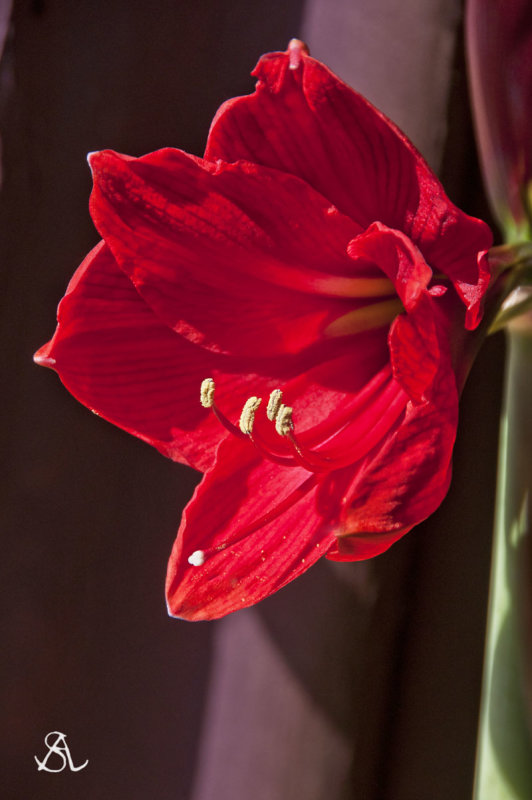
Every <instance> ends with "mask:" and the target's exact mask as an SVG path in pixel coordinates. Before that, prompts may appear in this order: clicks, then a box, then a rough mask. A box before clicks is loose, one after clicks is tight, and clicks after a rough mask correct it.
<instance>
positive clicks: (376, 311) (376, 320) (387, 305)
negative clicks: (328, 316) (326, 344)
mask: <svg viewBox="0 0 532 800" xmlns="http://www.w3.org/2000/svg"><path fill="white" fill-rule="evenodd" d="M402 311H404V307H403V304H402V303H401V301H400V300H399V298H398V297H396V298H394V299H392V300H383V301H382V302H380V303H370V304H369V305H367V306H362V307H361V308H355V309H354V310H353V311H348V312H347V314H343V315H342V316H341V317H338V318H337V319H335V320H334V321H333V322H331V323H330V324H329V325H328V326H327V327H326V328H325V330H324V331H323V333H324V335H325V336H331V337H336V336H351V335H352V334H354V333H362V331H370V330H373V329H375V328H383V327H385V326H386V325H389V324H390V323H391V322H392V321H393V320H394V319H395V317H396V316H397V315H398V314H400V313H401V312H402Z"/></svg>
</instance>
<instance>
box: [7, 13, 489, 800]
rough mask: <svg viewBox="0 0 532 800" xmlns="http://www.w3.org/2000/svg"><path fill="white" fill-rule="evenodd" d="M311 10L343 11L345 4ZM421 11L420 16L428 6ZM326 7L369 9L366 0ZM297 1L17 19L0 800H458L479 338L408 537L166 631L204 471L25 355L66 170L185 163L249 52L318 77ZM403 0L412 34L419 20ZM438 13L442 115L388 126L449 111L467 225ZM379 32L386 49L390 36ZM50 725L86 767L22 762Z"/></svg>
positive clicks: (64, 193) (467, 184) (463, 157)
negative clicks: (82, 400)
mask: <svg viewBox="0 0 532 800" xmlns="http://www.w3.org/2000/svg"><path fill="white" fill-rule="evenodd" d="M417 4H418V6H420V3H419V0H418V3H417ZM332 5H333V6H334V8H335V9H336V12H335V13H337V14H338V15H339V14H340V11H341V8H340V7H341V6H342V3H338V2H335V3H333V4H332ZM432 5H433V6H434V8H435V12H434V14H435V15H437V14H438V13H441V8H439V7H440V6H442V5H445V4H441V3H433V4H432ZM380 6H383V10H382V12H381V13H382V20H383V26H385V25H386V20H388V21H390V19H391V18H390V17H389V16H387V14H386V8H385V6H386V3H385V2H384V0H379V2H378V3H375V4H373V6H372V7H375V8H376V7H380ZM425 6H426V4H425ZM343 7H344V9H345V13H346V14H350V13H351V12H352V11H353V9H355V8H358V13H359V15H361V16H362V17H364V15H365V8H364V3H363V2H358V3H357V2H354V0H353V2H351V3H346V2H344V3H343ZM316 8H317V3H316V2H312V3H305V2H304V0H282V1H281V0H269V1H268V2H266V0H257V2H245V1H244V0H233V1H232V2H224V1H223V0H195V1H194V2H180V1H179V0H153V2H151V3H146V2H140V0H130V2H127V3H126V2H124V1H123V0H122V2H121V0H105V2H103V0H101V1H100V0H76V2H69V0H18V2H15V4H14V8H13V13H12V18H11V25H10V29H9V32H8V36H7V39H6V43H5V48H4V55H3V59H2V63H1V72H0V104H1V106H0V113H1V137H2V161H3V186H2V190H1V194H0V225H1V234H0V235H1V239H0V247H1V268H2V278H1V302H2V317H1V325H2V329H1V330H2V339H1V341H2V348H1V350H2V359H3V366H2V376H3V381H2V440H1V442H2V444H1V449H0V453H1V458H2V462H3V471H2V481H1V493H2V499H1V506H0V508H1V510H0V519H1V527H2V534H3V542H4V544H3V554H4V556H3V558H2V569H3V572H4V574H3V577H2V587H3V589H4V593H5V600H4V603H3V607H4V624H3V632H2V652H3V658H2V661H3V667H5V669H6V672H5V676H4V677H3V678H2V681H1V686H2V690H3V692H4V693H5V697H4V699H3V707H4V713H3V724H2V735H3V739H2V744H1V752H2V759H1V761H2V763H3V767H2V768H3V769H5V770H6V773H5V775H4V777H3V778H2V781H1V784H2V786H3V791H4V794H3V796H4V797H6V798H9V800H29V798H32V799H33V798H35V799H36V800H52V799H53V800H66V799H67V798H72V797H74V796H75V797H77V798H80V800H89V799H90V800H96V799H97V798H100V797H101V798H106V799H107V798H111V797H113V798H126V797H127V798H128V800H143V799H144V798H148V797H153V798H157V800H214V798H216V799H217V800H222V799H223V800H229V798H233V800H247V798H248V797H251V796H253V797H254V798H258V800H291V798H294V797H298V798H299V797H300V798H302V800H319V798H327V800H348V799H350V798H356V800H449V798H453V800H462V799H463V800H466V799H467V798H468V797H470V794H471V783H472V775H473V764H474V750H475V734H476V720H477V714H478V705H479V693H480V679H481V665H482V648H483V637H484V618H485V609H486V594H487V581H488V572H489V553H490V540H491V529H492V516H493V495H494V482H495V458H496V444H497V432H498V409H499V403H500V385H501V372H502V361H503V352H502V351H503V342H502V341H501V339H499V338H497V337H494V338H493V339H492V340H490V341H489V342H488V343H487V344H486V346H485V348H484V350H483V352H482V354H481V356H480V358H479V359H478V362H477V364H476V365H475V367H474V370H473V372H472V374H471V377H470V380H469V383H468V385H467V387H466V390H465V393H464V397H463V402H462V415H461V423H460V431H459V436H458V442H457V446H456V451H455V452H456V455H455V472H454V480H453V484H452V488H451V491H450V493H449V496H448V498H447V499H446V501H445V502H444V504H443V505H442V507H441V508H440V509H439V511H438V512H437V513H436V514H435V515H434V516H433V517H432V518H431V519H430V520H428V521H427V522H426V523H425V524H423V525H421V526H419V528H418V529H417V530H416V531H414V532H413V533H411V534H409V536H407V537H406V538H405V539H404V540H402V541H401V542H400V543H399V544H397V545H396V546H395V547H394V548H393V549H392V550H391V551H389V552H388V553H387V554H385V555H384V556H382V557H380V558H379V559H377V560H375V561H372V562H368V563H365V564H357V565H331V564H328V563H321V564H318V565H317V566H316V567H315V568H314V569H313V570H311V571H310V572H309V573H308V574H307V575H305V576H304V577H303V578H301V579H299V580H298V581H297V582H296V583H295V584H293V585H291V586H289V587H287V588H286V589H284V590H282V591H281V592H280V593H279V594H278V595H276V596H274V597H272V598H270V599H269V600H266V601H265V602H264V603H262V604H261V605H260V606H258V607H257V608H256V609H252V610H248V611H242V612H238V613H237V614H235V615H233V616H231V617H230V618H228V619H227V620H224V621H222V622H216V623H203V624H200V623H198V624H189V623H185V622H179V621H175V620H171V619H169V618H168V617H167V614H166V609H165V604H164V595H163V586H164V575H165V568H166V560H167V557H168V554H169V552H170V548H171V545H172V542H173V538H174V536H175V531H176V529H177V526H178V523H179V518H180V513H181V510H182V508H183V506H184V505H185V503H186V502H187V500H188V499H189V498H190V496H191V493H192V490H193V487H194V485H195V483H196V482H197V480H198V477H199V476H198V475H197V474H195V473H194V472H193V471H192V470H189V469H186V468H184V467H182V466H180V465H177V464H173V463H171V462H170V461H167V460H165V459H164V458H163V457H162V456H160V455H159V454H158V453H156V452H155V451H152V450H151V449H150V448H149V447H148V446H147V445H145V444H143V443H141V442H140V441H137V440H136V439H134V438H133V437H129V436H128V435H127V434H125V433H122V432H121V431H119V430H117V429H114V428H113V427H112V426H111V425H109V424H108V423H106V422H104V421H102V420H100V419H98V418H97V417H95V416H93V415H91V414H90V413H89V412H88V411H87V410H86V409H85V408H83V407H81V406H80V405H78V404H77V403H76V401H74V400H73V398H71V397H70V395H69V394H68V393H67V392H66V391H65V390H64V389H63V387H62V386H61V384H60V382H59V381H58V379H57V377H56V376H55V374H53V373H52V372H49V371H45V370H42V369H38V368H37V367H36V366H34V365H33V363H32V354H33V352H34V351H35V350H36V349H37V348H38V347H39V346H40V345H42V344H43V343H44V342H45V341H46V340H47V339H48V338H50V336H51V334H52V332H53V329H54V323H55V307H56V305H57V302H58V300H59V299H60V297H61V295H62V293H63V291H64V289H65V287H66V284H67V282H68V279H69V278H70V276H71V274H72V272H73V271H74V269H75V267H76V266H77V265H78V263H79V262H80V261H81V260H82V258H83V256H84V255H85V253H86V252H87V250H88V249H89V248H90V247H91V246H92V245H93V244H94V243H95V242H96V241H97V235H96V232H95V230H94V229H93V227H92V224H91V221H90V218H89V215H88V211H87V201H88V196H89V192H90V176H89V170H88V168H87V166H86V162H85V155H86V153H87V152H88V151H91V150H98V149H100V148H113V149H115V150H118V151H122V152H126V153H129V154H131V155H140V154H142V153H145V152H148V151H150V150H154V149H158V148H160V147H162V146H167V145H171V146H177V147H180V148H182V149H184V150H188V151H189V152H192V153H196V154H198V155H201V153H202V150H203V147H204V144H205V140H206V135H207V131H208V127H209V124H210V121H211V119H212V117H213V114H214V112H215V111H216V109H217V107H218V106H219V104H220V103H221V102H222V101H223V100H224V99H226V98H227V97H230V96H234V95H238V94H244V93H248V92H250V91H251V90H252V88H253V79H251V78H250V77H249V72H250V70H251V69H252V68H253V66H254V65H255V62H256V60H257V59H258V57H259V55H260V54H261V53H262V52H265V51H268V50H277V49H284V48H285V46H286V44H287V42H288V40H289V39H290V38H291V37H292V36H294V35H302V31H303V32H305V30H307V31H308V30H316V45H314V43H313V41H312V40H309V44H310V47H311V51H312V52H313V54H314V55H316V57H318V58H322V59H323V60H329V62H330V63H331V66H333V67H335V68H336V69H337V70H340V67H339V66H336V64H333V60H334V59H335V58H336V59H337V60H338V58H339V57H340V55H339V53H338V52H334V50H335V48H334V46H331V45H330V44H329V45H328V44H327V42H326V41H325V40H322V39H320V37H319V35H318V29H317V28H316V25H317V23H316V20H317V19H318V16H319V15H318V16H317V14H318V12H317V11H316ZM398 8H400V9H402V11H400V12H395V13H400V14H403V16H404V17H405V19H404V26H406V27H407V28H408V29H409V30H410V31H411V27H412V25H413V24H414V25H415V24H416V17H415V2H406V3H405V4H401V6H399V7H398ZM354 13H357V12H356V11H355V12H354ZM453 13H454V16H452V18H451V20H450V21H449V18H448V17H446V23H445V24H446V25H447V26H448V31H447V34H448V38H449V35H451V34H449V31H450V32H451V33H452V36H453V37H456V38H455V39H452V42H451V44H452V46H450V47H449V48H448V51H446V52H448V53H450V55H448V56H447V57H446V60H445V59H444V61H445V63H444V64H443V66H441V69H443V68H444V67H445V68H446V69H447V73H448V81H447V82H444V84H445V85H444V88H443V90H442V96H441V102H440V106H441V110H440V116H441V120H440V121H438V120H437V119H436V118H435V116H434V115H435V112H434V110H433V109H431V110H430V111H429V110H428V109H426V108H425V107H424V106H423V105H422V103H421V101H420V103H419V104H415V103H413V104H412V109H411V110H410V109H408V108H405V117H406V118H407V119H412V120H414V117H415V116H416V115H417V119H418V121H419V122H420V125H421V127H422V128H423V129H424V130H431V129H432V127H431V125H430V124H427V114H430V115H432V116H431V119H432V118H434V128H435V129H436V128H437V126H438V125H439V124H440V122H441V121H442V120H445V119H446V120H447V122H448V126H447V129H446V134H445V136H444V137H441V143H440V144H441V145H443V144H445V149H444V152H443V155H442V154H441V153H440V154H439V155H440V156H441V158H440V159H439V161H440V174H441V175H442V177H443V181H444V184H445V186H446V188H447V191H448V193H449V194H450V196H451V198H452V199H453V200H454V201H455V202H457V203H458V204H459V205H461V207H462V208H464V210H466V211H467V212H469V213H472V214H475V215H479V216H483V217H484V218H487V210H486V207H485V204H484V200H483V195H482V189H481V185H480V179H479V174H478V167H477V163H476V155H475V150H474V142H473V136H472V131H471V121H470V118H469V111H468V100H467V87H466V78H465V73H464V65H463V56H462V54H461V47H462V45H461V40H460V36H461V33H460V7H459V4H456V6H455V12H453ZM312 14H313V15H314V16H312ZM331 14H332V11H331ZM409 14H410V18H408V19H407V18H406V17H408V15H409ZM412 14H413V15H414V16H412ZM405 15H406V16H405ZM309 19H310V20H311V21H310V22H309ZM339 19H340V21H341V16H339ZM312 20H314V22H312ZM391 24H392V23H390V25H391ZM312 25H314V28H313V27H312ZM435 25H436V23H435ZM383 26H381V29H383ZM434 30H436V31H437V27H435V28H434ZM369 35H371V32H370V34H369ZM359 36H360V37H361V38H360V40H359V41H358V42H357V41H356V40H355V41H353V43H352V46H353V50H357V53H358V51H359V47H358V45H360V44H363V42H362V38H363V37H364V31H363V30H360V32H359ZM389 36H390V41H392V40H393V41H395V40H396V39H397V37H398V36H399V33H398V32H397V24H396V21H393V27H392V29H391V30H390V32H389ZM399 38H400V36H399ZM333 45H334V42H333ZM320 47H321V48H322V49H321V51H320ZM391 49H393V48H391ZM381 52H382V59H384V60H385V59H386V58H387V57H390V54H389V53H388V52H387V48H384V49H382V48H381ZM394 52H395V51H394ZM342 57H344V58H346V59H348V58H349V53H347V55H345V52H344V56H342ZM357 69H360V68H359V67H357ZM372 69H373V70H374V72H373V73H372ZM375 70H376V71H377V82H378V81H381V83H382V81H383V80H384V86H383V89H384V94H386V92H387V93H388V95H390V96H394V95H395V96H396V95H397V91H396V89H395V87H394V80H395V78H396V76H395V73H394V64H393V63H391V64H390V65H389V66H388V67H387V66H386V63H384V65H383V63H380V62H379V63H375V61H373V62H372V61H371V59H368V60H367V63H366V66H365V68H364V74H363V75H362V74H361V79H362V78H363V79H364V80H367V79H368V76H369V80H370V83H371V75H372V74H375ZM438 70H440V67H438ZM438 75H440V77H441V73H440V72H438ZM383 76H384V77H383ZM346 77H348V79H349V80H350V82H351V83H353V84H354V82H355V81H354V78H353V76H352V75H349V76H346ZM409 85H410V84H409ZM429 88H430V87H429ZM364 90H366V89H365V88H364ZM414 99H415V98H414ZM405 102H406V101H405ZM414 122H415V120H414ZM429 122H430V120H429ZM414 127H415V126H414ZM440 129H441V130H444V129H445V128H444V127H443V128H442V127H441V126H440V128H438V130H440ZM409 132H410V131H409ZM411 135H412V136H414V132H412V133H411ZM435 146H436V145H435ZM438 146H440V145H438ZM440 149H441V147H440ZM436 156H437V154H436ZM436 156H435V155H434V154H433V161H434V159H436ZM54 730H57V731H62V732H64V733H66V734H67V737H68V739H67V742H68V744H69V746H70V748H71V752H72V756H73V760H74V763H75V764H79V763H82V762H83V761H85V759H89V765H88V766H87V768H86V769H84V770H82V771H81V772H79V773H71V772H68V771H66V770H65V771H64V772H62V773H60V774H47V773H44V772H38V771H37V767H36V764H35V762H34V755H37V756H38V757H39V758H41V759H42V758H43V757H44V755H45V754H46V748H45V746H44V742H43V739H44V736H45V735H46V734H47V733H48V732H49V731H54ZM56 764H57V762H56Z"/></svg>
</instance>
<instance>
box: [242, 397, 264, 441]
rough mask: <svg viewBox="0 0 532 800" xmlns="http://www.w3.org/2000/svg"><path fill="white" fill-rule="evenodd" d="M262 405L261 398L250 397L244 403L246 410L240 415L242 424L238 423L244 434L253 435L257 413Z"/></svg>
mask: <svg viewBox="0 0 532 800" xmlns="http://www.w3.org/2000/svg"><path fill="white" fill-rule="evenodd" d="M261 403H262V400H261V398H260V397H250V398H249V399H248V400H246V402H245V403H244V408H243V409H242V413H241V414H240V422H239V423H238V425H239V427H240V430H241V431H242V433H251V431H252V430H253V423H254V421H255V411H256V410H257V408H258V407H259V406H260V404H261Z"/></svg>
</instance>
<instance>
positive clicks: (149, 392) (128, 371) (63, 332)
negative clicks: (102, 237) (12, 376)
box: [36, 242, 277, 470]
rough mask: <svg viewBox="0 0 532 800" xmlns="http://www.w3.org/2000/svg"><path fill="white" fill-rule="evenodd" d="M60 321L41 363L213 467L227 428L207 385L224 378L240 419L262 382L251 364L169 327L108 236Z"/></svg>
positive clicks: (159, 439)
mask: <svg viewBox="0 0 532 800" xmlns="http://www.w3.org/2000/svg"><path fill="white" fill-rule="evenodd" d="M58 322H59V324H58V328H57V330H56V333H55V335H54V337H53V339H52V340H51V342H49V343H48V344H47V345H45V346H44V347H43V348H41V350H39V352H38V353H37V354H36V360H37V362H38V363H41V364H44V365H45V366H51V367H53V368H54V369H56V370H57V372H58V373H59V375H60V377H61V380H62V381H63V383H64V384H65V386H66V387H67V388H68V389H69V391H70V392H72V394H73V395H74V396H75V397H76V398H77V399H78V400H80V401H81V402H82V403H84V404H85V405H87V406H88V407H89V408H91V409H93V410H94V411H96V412H97V413H98V414H100V415H101V416H103V417H105V418H106V419H108V420H109V421H111V422H113V423H114V424H115V425H118V426H119V427H121V428H124V429H125V430H127V431H128V432H130V433H133V434H134V435H135V436H138V437H139V438H141V439H144V440H145V441H147V442H149V443H150V444H152V445H154V446H155V447H157V448H158V449H159V450H160V451H161V452H163V453H164V454H165V455H167V456H169V457H171V458H173V459H175V460H179V461H185V462H186V463H189V464H191V465H192V466H194V467H196V468H197V469H201V470H205V469H207V468H208V467H209V466H211V464H212V460H213V456H214V449H215V446H216V445H217V444H218V442H219V440H220V439H221V438H222V437H223V435H224V431H223V428H222V427H221V426H220V425H219V423H218V422H217V420H216V419H215V418H214V416H213V415H212V413H210V412H209V411H208V410H206V409H204V408H202V407H201V405H200V402H199V387H200V383H201V381H202V379H203V378H205V377H207V376H211V375H212V376H214V377H215V378H216V381H217V383H218V387H219V390H220V393H221V394H222V395H223V396H224V407H225V409H226V410H227V412H228V413H229V414H231V415H233V416H234V417H235V418H236V419H238V416H239V414H240V410H241V407H242V405H243V403H244V401H245V400H246V398H247V397H248V396H249V395H250V393H253V391H254V390H256V385H257V383H259V378H258V377H257V376H255V375H253V374H251V373H250V369H249V365H248V364H243V363H242V362H241V361H240V362H239V361H236V360H234V359H232V360H231V359H228V358H226V357H222V356H216V355H214V354H212V353H209V352H208V351H204V350H202V349H201V348H198V347H196V346H194V345H192V344H190V343H189V342H188V341H186V340H185V339H183V338H182V337H181V336H179V335H178V334H176V333H174V332H173V331H172V330H170V329H169V328H168V327H167V326H166V325H164V324H163V323H162V322H161V321H160V320H159V318H158V317H157V316H156V315H155V314H154V313H153V312H152V311H151V309H150V308H149V306H147V305H146V303H144V302H143V300H142V299H141V298H140V297H139V295H138V294H137V292H136V291H135V288H134V286H133V285H132V283H131V282H130V281H129V279H128V278H127V277H126V276H125V275H124V274H123V272H122V271H121V270H120V269H119V268H118V267H117V265H116V263H115V261H114V259H113V256H112V255H111V253H110V251H109V249H108V248H107V247H106V245H105V244H104V243H103V242H102V243H100V244H99V245H98V246H97V247H95V248H94V250H93V251H92V252H91V253H90V254H89V255H88V256H87V258H86V259H85V260H84V262H83V263H82V265H81V266H80V268H79V269H78V271H77V272H76V274H75V275H74V277H73V278H72V281H71V282H70V284H69V287H68V290H67V293H66V295H65V297H64V298H63V300H62V301H61V304H60V306H59V311H58ZM260 381H261V383H260V384H259V385H262V386H264V385H265V386H266V387H270V386H271V387H273V385H276V384H277V381H273V380H272V379H271V378H270V379H269V382H268V378H267V377H266V378H265V377H264V376H262V377H261V378H260Z"/></svg>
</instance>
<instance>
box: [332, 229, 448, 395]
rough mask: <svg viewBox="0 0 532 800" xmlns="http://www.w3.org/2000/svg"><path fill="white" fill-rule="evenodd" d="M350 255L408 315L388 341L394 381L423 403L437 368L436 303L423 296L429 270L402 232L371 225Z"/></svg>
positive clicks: (398, 321)
mask: <svg viewBox="0 0 532 800" xmlns="http://www.w3.org/2000/svg"><path fill="white" fill-rule="evenodd" d="M348 252H349V255H350V256H351V257H352V258H353V260H354V261H355V263H356V261H357V260H358V259H363V260H368V261H373V262H374V263H375V264H376V265H377V264H379V265H380V266H381V268H382V269H383V271H384V272H385V273H386V274H387V275H388V277H389V278H390V279H391V280H392V281H393V283H394V285H395V289H396V291H397V294H398V295H399V297H400V298H401V301H402V303H403V305H404V307H405V309H406V310H407V312H408V313H407V314H406V315H405V314H402V315H400V316H398V317H396V319H395V320H394V322H393V323H392V325H391V328H390V333H389V337H388V341H389V348H390V358H391V363H392V368H393V374H394V377H395V378H396V379H397V380H398V382H399V383H400V384H401V386H402V387H403V389H404V390H405V391H406V392H407V393H408V395H409V396H410V398H411V399H412V400H414V401H415V402H421V401H423V400H425V399H426V393H427V392H428V391H429V389H430V386H431V384H432V381H433V380H434V378H435V376H436V373H437V371H438V368H439V363H440V343H439V340H438V335H437V332H436V324H435V318H437V309H436V305H435V304H436V300H434V299H433V298H432V297H431V295H430V294H429V293H428V292H427V287H428V285H429V282H430V280H431V278H432V270H431V269H430V267H429V266H428V264H427V263H426V262H425V259H424V258H423V255H422V254H421V252H420V251H419V249H418V248H417V247H416V246H415V244H413V242H412V241H411V240H410V239H409V238H408V236H405V235H404V234H403V233H401V232H400V231H393V230H391V229H390V228H387V227H386V226H385V225H382V224H381V223H380V222H375V223H374V224H373V225H370V227H369V228H368V230H367V231H365V232H364V233H363V234H360V236H357V237H356V238H355V239H353V241H352V242H350V244H349V247H348Z"/></svg>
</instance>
